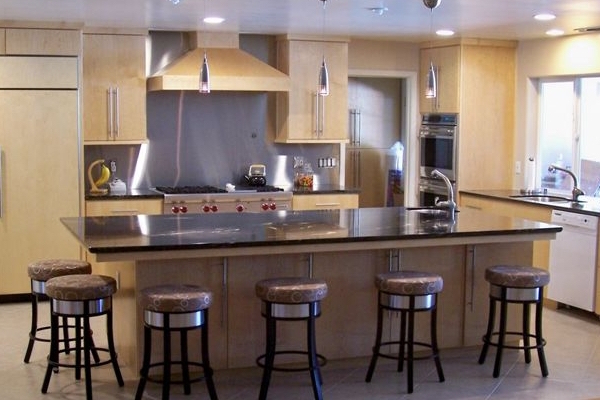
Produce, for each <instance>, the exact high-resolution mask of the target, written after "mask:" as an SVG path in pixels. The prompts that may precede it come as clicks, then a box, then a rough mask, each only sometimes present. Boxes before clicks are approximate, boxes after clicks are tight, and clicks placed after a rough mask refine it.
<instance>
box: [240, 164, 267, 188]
mask: <svg viewBox="0 0 600 400" xmlns="http://www.w3.org/2000/svg"><path fill="white" fill-rule="evenodd" d="M266 174H267V168H266V167H265V166H264V165H263V164H252V165H251V166H250V169H249V170H248V175H244V179H245V181H246V184H248V185H249V186H265V185H266V184H267V177H266Z"/></svg>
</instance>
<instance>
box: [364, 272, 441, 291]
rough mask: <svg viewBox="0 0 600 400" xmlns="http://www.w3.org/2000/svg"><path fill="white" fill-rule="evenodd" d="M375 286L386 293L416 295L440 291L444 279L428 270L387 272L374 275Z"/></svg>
mask: <svg viewBox="0 0 600 400" xmlns="http://www.w3.org/2000/svg"><path fill="white" fill-rule="evenodd" d="M375 286H377V288H378V289H379V290H381V291H383V292H386V293H391V294H396V295H403V296H409V295H414V296H417V295H426V294H434V293H439V292H441V291H442V289H443V287H444V280H443V279H442V277H441V276H439V275H436V274H431V273H428V272H418V271H399V272H387V273H384V274H378V275H377V276H376V277H375Z"/></svg>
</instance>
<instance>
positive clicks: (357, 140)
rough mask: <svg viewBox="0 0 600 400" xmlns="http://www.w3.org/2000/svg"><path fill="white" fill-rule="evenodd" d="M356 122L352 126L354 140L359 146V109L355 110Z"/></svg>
mask: <svg viewBox="0 0 600 400" xmlns="http://www.w3.org/2000/svg"><path fill="white" fill-rule="evenodd" d="M355 118H356V123H355V124H354V128H355V129H356V136H355V137H354V140H355V141H356V145H357V146H360V134H361V132H360V131H361V120H360V110H356V117H355Z"/></svg>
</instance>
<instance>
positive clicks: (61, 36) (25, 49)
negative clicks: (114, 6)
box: [2, 28, 81, 56]
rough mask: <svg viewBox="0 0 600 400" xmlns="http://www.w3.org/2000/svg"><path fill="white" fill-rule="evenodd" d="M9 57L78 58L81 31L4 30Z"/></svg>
mask: <svg viewBox="0 0 600 400" xmlns="http://www.w3.org/2000/svg"><path fill="white" fill-rule="evenodd" d="M2 31H3V32H4V34H5V39H4V40H2V46H5V51H4V54H7V55H56V56H78V55H79V53H80V50H81V31H79V30H75V29H21V28H7V29H2Z"/></svg>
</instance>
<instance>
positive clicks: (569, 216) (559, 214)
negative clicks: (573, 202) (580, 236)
mask: <svg viewBox="0 0 600 400" xmlns="http://www.w3.org/2000/svg"><path fill="white" fill-rule="evenodd" d="M550 223H553V224H556V225H562V226H572V227H577V228H580V229H585V230H596V229H597V228H598V217H595V216H593V215H587V214H579V213H573V212H568V211H562V210H552V218H551V220H550Z"/></svg>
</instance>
